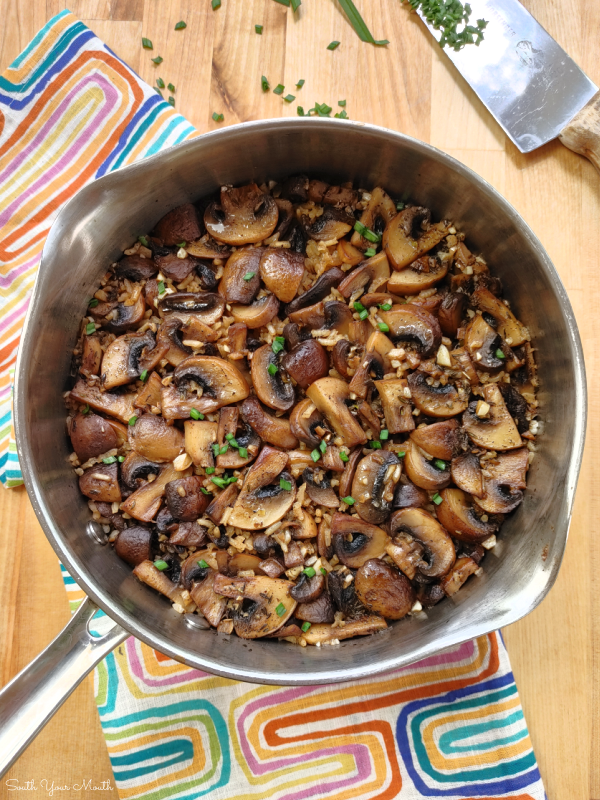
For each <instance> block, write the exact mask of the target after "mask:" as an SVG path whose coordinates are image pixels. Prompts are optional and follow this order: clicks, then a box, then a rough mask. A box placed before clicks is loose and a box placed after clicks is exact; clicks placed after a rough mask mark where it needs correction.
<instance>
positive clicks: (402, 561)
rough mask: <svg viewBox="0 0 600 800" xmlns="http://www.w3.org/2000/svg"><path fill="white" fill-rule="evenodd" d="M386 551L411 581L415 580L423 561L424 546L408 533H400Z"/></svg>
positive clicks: (387, 546)
mask: <svg viewBox="0 0 600 800" xmlns="http://www.w3.org/2000/svg"><path fill="white" fill-rule="evenodd" d="M385 551H386V553H387V554H388V556H389V557H390V558H391V559H392V561H393V562H394V564H396V566H397V567H398V568H399V569H400V570H402V572H403V573H404V575H406V577H407V578H408V579H409V581H412V580H414V578H415V575H416V574H417V569H418V567H419V565H420V564H421V563H422V561H423V551H424V548H423V545H422V544H421V543H420V542H417V541H416V539H413V537H412V536H411V535H410V534H408V533H398V534H396V535H395V536H394V539H393V541H390V542H388V544H387V545H386V548H385Z"/></svg>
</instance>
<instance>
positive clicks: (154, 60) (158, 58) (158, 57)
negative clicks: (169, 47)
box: [151, 56, 164, 66]
mask: <svg viewBox="0 0 600 800" xmlns="http://www.w3.org/2000/svg"><path fill="white" fill-rule="evenodd" d="M151 61H152V63H153V64H156V66H158V65H159V64H162V62H163V61H164V58H162V56H156V58H152V59H151Z"/></svg>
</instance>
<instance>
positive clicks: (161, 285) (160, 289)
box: [157, 281, 165, 295]
mask: <svg viewBox="0 0 600 800" xmlns="http://www.w3.org/2000/svg"><path fill="white" fill-rule="evenodd" d="M157 288H158V293H159V295H161V294H164V293H165V284H164V282H163V281H161V282H160V283H159V284H158V287H157Z"/></svg>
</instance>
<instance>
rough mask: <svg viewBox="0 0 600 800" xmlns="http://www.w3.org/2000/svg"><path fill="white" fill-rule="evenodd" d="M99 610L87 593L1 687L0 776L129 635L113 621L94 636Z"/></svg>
mask: <svg viewBox="0 0 600 800" xmlns="http://www.w3.org/2000/svg"><path fill="white" fill-rule="evenodd" d="M96 611H98V606H97V605H95V603H93V602H92V601H91V600H90V599H89V597H86V599H85V600H84V601H83V603H82V604H81V605H80V606H79V608H78V609H77V611H76V613H75V614H74V615H73V616H72V618H71V620H70V621H69V623H68V625H67V626H66V627H65V628H64V629H63V630H62V631H61V632H60V633H59V634H58V636H57V637H56V639H54V641H52V642H51V643H50V644H49V645H48V647H47V648H46V649H45V650H44V651H43V652H41V653H40V654H39V656H38V657H37V658H36V659H34V660H33V661H32V662H31V664H28V665H27V666H26V667H25V669H23V670H22V671H21V672H20V673H19V674H18V675H17V676H15V677H14V678H13V679H12V681H11V682H10V683H8V684H7V685H6V686H5V687H4V689H2V691H0V777H1V776H2V775H4V773H5V772H6V770H7V769H8V768H9V767H10V766H11V764H13V763H14V762H15V761H16V760H17V758H18V757H19V756H20V755H21V753H22V752H23V750H25V748H26V747H27V746H28V745H29V744H30V742H32V741H33V739H35V737H36V736H37V734H38V733H39V732H40V731H41V729H42V728H43V727H44V725H45V724H46V723H47V722H48V720H49V719H50V718H51V717H52V716H53V715H54V714H55V712H56V711H58V709H59V708H60V707H61V705H62V704H63V703H64V702H65V700H66V699H67V697H69V695H70V694H71V692H72V691H73V690H74V689H76V688H77V686H79V684H80V683H81V681H82V680H83V679H84V678H85V676H86V675H87V674H88V673H89V672H91V670H92V669H93V668H94V667H95V666H96V664H98V663H99V662H100V661H102V659H103V658H104V657H105V656H106V655H108V653H110V652H111V650H113V649H114V648H115V647H116V646H117V645H118V644H120V643H121V642H123V641H124V640H125V639H126V638H127V637H128V636H129V633H128V632H127V631H125V630H123V628H121V626H120V625H117V623H116V622H112V621H110V627H107V626H106V625H104V624H103V626H102V630H103V631H105V632H104V633H103V635H102V636H99V637H97V636H92V634H91V633H90V631H89V629H88V625H89V622H90V620H91V619H92V617H93V616H94V614H95V613H96ZM107 620H108V618H107ZM103 623H104V620H103Z"/></svg>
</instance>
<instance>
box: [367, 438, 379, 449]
mask: <svg viewBox="0 0 600 800" xmlns="http://www.w3.org/2000/svg"><path fill="white" fill-rule="evenodd" d="M369 444H370V445H371V447H372V448H373V450H381V442H378V441H377V439H373V440H372V441H371V442H370V443H369Z"/></svg>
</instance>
